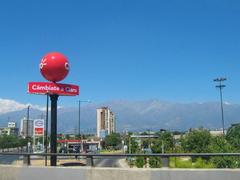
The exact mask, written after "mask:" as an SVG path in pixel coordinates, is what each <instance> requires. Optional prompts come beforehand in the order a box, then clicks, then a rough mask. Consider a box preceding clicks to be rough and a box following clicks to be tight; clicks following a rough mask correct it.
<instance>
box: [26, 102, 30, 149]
mask: <svg viewBox="0 0 240 180" xmlns="http://www.w3.org/2000/svg"><path fill="white" fill-rule="evenodd" d="M29 109H30V105H28V107H27V129H26V139H27V142H28V144H27V153H29V150H30V149H29Z"/></svg>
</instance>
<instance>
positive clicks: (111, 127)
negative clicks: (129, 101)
mask: <svg viewBox="0 0 240 180" xmlns="http://www.w3.org/2000/svg"><path fill="white" fill-rule="evenodd" d="M114 132H116V122H115V115H114V114H113V112H112V111H111V110H110V109H109V108H108V107H102V108H98V109H97V137H99V138H104V137H105V136H106V135H110V134H112V133H114Z"/></svg>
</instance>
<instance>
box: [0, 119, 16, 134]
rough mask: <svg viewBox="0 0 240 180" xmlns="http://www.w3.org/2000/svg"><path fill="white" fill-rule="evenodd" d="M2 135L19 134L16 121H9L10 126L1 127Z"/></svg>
mask: <svg viewBox="0 0 240 180" xmlns="http://www.w3.org/2000/svg"><path fill="white" fill-rule="evenodd" d="M0 135H6V136H18V128H17V126H16V123H15V122H8V127H1V128H0Z"/></svg>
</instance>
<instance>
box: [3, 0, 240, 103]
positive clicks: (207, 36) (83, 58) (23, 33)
mask: <svg viewBox="0 0 240 180" xmlns="http://www.w3.org/2000/svg"><path fill="white" fill-rule="evenodd" d="M239 9H240V2H239V1H229V0H220V1H219V0H210V1H209V0H201V1H198V0H197V1H192V0H182V1H179V0H176V1H174V0H165V1H160V0H158V1H153V0H146V1H144V0H116V1H112V0H108V1H107V0H101V1H99V0H90V1H80V0H68V1H66V0H56V1H55V0H51V1H47V0H41V1H30V0H25V1H17V0H15V1H13V0H6V1H1V6H0V23H1V26H0V27H1V28H0V57H1V60H0V62H1V67H2V68H1V71H0V81H1V88H0V97H1V98H4V99H14V100H16V101H19V102H22V103H28V102H30V103H35V104H44V103H45V98H44V97H43V96H36V95H29V94H27V93H26V91H27V83H28V82H29V81H45V80H44V79H43V77H42V76H41V75H40V73H39V70H38V64H39V62H40V59H41V58H42V57H43V56H44V55H45V54H46V53H48V52H52V51H58V52H61V53H63V54H65V55H66V56H67V57H68V58H69V61H70V66H71V71H70V74H69V76H68V77H67V78H66V79H65V80H64V81H63V82H64V83H73V84H78V85H80V87H81V95H80V96H79V97H61V99H60V104H66V105H73V104H75V102H76V100H78V99H84V100H85V99H90V100H92V101H93V102H103V101H108V100H113V99H129V100H142V99H155V98H157V99H161V100H168V101H177V102H203V101H218V99H219V96H218V95H219V94H218V91H217V90H216V89H215V88H214V82H212V79H213V78H215V77H219V76H224V77H227V78H228V80H227V81H226V83H225V84H226V85H227V87H226V88H225V89H224V100H225V101H228V102H233V103H240V35H239V33H240V21H239V19H240V11H239Z"/></svg>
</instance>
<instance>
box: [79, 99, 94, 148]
mask: <svg viewBox="0 0 240 180" xmlns="http://www.w3.org/2000/svg"><path fill="white" fill-rule="evenodd" d="M81 103H91V101H90V100H78V137H79V152H80V150H81V151H82V150H83V147H82V146H81V142H80V140H82V138H81V132H80V130H81V129H80V123H81ZM82 145H83V144H82ZM80 146H81V149H80Z"/></svg>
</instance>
